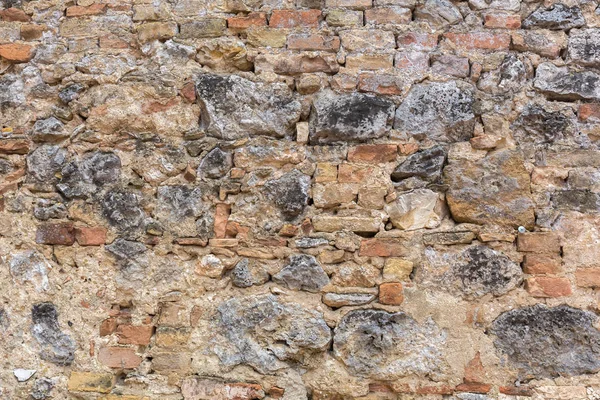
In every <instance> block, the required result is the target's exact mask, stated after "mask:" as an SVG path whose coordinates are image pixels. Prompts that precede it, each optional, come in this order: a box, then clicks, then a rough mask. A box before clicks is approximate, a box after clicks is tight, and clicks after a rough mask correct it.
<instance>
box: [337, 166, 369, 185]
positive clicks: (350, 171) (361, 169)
mask: <svg viewBox="0 0 600 400" xmlns="http://www.w3.org/2000/svg"><path fill="white" fill-rule="evenodd" d="M373 172H374V168H373V167H371V166H367V165H357V164H347V163H344V164H340V165H339V166H338V178H337V179H338V182H340V183H359V182H364V181H365V179H367V177H369V176H371V175H372V174H373Z"/></svg>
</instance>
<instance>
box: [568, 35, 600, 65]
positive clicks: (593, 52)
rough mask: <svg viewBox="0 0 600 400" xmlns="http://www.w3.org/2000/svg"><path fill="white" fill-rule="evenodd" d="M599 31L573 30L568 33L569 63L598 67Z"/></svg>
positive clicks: (599, 58) (599, 57)
mask: <svg viewBox="0 0 600 400" xmlns="http://www.w3.org/2000/svg"><path fill="white" fill-rule="evenodd" d="M599 53H600V29H573V30H572V31H571V32H570V33H569V46H568V47H567V56H568V58H569V60H570V61H571V62H574V63H577V64H581V65H589V66H592V67H594V66H595V67H597V66H600V54H599Z"/></svg>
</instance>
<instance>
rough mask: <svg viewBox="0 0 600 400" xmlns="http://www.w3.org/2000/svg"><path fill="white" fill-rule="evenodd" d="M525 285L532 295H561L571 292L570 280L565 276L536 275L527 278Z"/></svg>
mask: <svg viewBox="0 0 600 400" xmlns="http://www.w3.org/2000/svg"><path fill="white" fill-rule="evenodd" d="M525 287H526V289H527V292H529V294H530V295H532V296H533V297H563V296H569V295H570V294H571V293H572V290H571V282H570V281H569V280H568V279H567V278H557V277H549V276H536V277H534V278H528V279H527V280H526V282H525Z"/></svg>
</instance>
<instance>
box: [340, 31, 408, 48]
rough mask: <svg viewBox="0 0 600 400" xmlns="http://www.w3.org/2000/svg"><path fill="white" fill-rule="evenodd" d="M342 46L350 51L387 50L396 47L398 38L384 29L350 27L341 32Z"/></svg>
mask: <svg viewBox="0 0 600 400" xmlns="http://www.w3.org/2000/svg"><path fill="white" fill-rule="evenodd" d="M340 39H341V40H342V46H344V48H345V49H346V50H348V51H356V52H361V51H368V52H374V51H385V50H392V49H395V48H396V39H395V38H394V34H393V33H392V32H390V31H385V30H382V29H365V30H359V29H350V30H345V31H342V32H340Z"/></svg>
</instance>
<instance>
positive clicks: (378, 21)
mask: <svg viewBox="0 0 600 400" xmlns="http://www.w3.org/2000/svg"><path fill="white" fill-rule="evenodd" d="M365 21H366V23H367V25H385V24H391V25H404V24H408V23H410V22H411V21H412V12H411V10H410V8H404V7H377V8H371V9H369V10H366V11H365Z"/></svg>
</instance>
